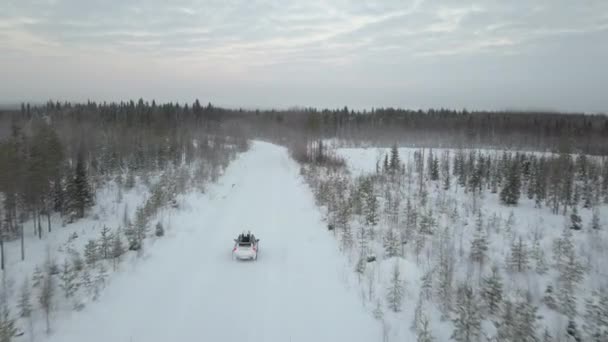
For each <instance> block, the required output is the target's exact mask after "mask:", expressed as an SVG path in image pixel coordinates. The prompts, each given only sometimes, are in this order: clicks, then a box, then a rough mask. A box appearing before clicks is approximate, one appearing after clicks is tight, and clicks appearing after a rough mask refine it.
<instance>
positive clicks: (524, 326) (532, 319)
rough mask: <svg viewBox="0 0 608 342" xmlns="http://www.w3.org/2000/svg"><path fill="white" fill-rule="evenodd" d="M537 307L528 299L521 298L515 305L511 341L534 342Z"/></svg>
mask: <svg viewBox="0 0 608 342" xmlns="http://www.w3.org/2000/svg"><path fill="white" fill-rule="evenodd" d="M537 311H538V308H537V307H536V306H534V305H533V304H532V303H531V301H530V300H529V299H525V300H521V301H519V302H518V303H517V304H516V305H515V322H514V327H515V329H514V330H513V341H521V342H536V341H538V338H537V337H536V331H537V329H538V328H537V321H538V318H539V317H538V314H537Z"/></svg>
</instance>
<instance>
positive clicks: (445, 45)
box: [0, 0, 608, 111]
mask: <svg viewBox="0 0 608 342" xmlns="http://www.w3.org/2000/svg"><path fill="white" fill-rule="evenodd" d="M605 41H608V2H607V1H605V0H589V1H584V2H575V1H570V0H538V1H534V2H529V1H524V0H513V1H502V0H464V1H463V0H386V1H371V0H340V1H332V2H327V1H323V0H310V1H302V0H283V1H281V0H270V1H262V0H250V1H244V0H209V1H198V0H180V1H171V2H168V1H164V0H148V1H145V2H144V1H138V0H124V1H119V0H89V1H82V0H53V1H50V0H44V1H43V0H31V1H22V0H5V1H3V2H0V73H2V74H10V75H13V76H15V77H17V76H18V77H21V78H22V79H21V80H20V82H19V83H18V88H17V89H8V88H2V87H6V86H2V85H0V94H4V95H0V97H2V96H5V97H9V96H12V97H15V96H19V95H20V94H26V93H28V92H29V91H31V92H32V93H33V95H32V96H47V95H49V94H51V93H49V92H47V91H45V90H44V88H41V85H40V84H38V85H37V86H36V87H33V86H31V85H30V84H31V83H32V82H34V81H36V82H40V77H34V76H30V75H28V74H27V72H25V71H26V70H30V69H32V66H33V65H34V64H35V66H36V68H37V69H36V70H37V71H38V73H39V74H40V75H47V77H48V80H46V81H45V78H44V77H42V80H43V81H42V82H43V84H44V82H48V84H49V86H50V85H53V86H54V87H55V89H56V90H55V91H59V89H61V90H62V91H61V92H59V93H52V95H54V96H58V97H62V98H70V96H72V95H71V94H82V91H83V90H82V89H80V88H79V87H78V86H77V85H75V84H77V83H79V82H86V79H85V78H84V76H79V75H78V74H70V77H65V78H58V76H57V70H62V71H64V72H65V73H68V74H69V73H72V72H74V73H75V72H76V71H71V70H86V69H87V68H95V67H98V65H102V66H103V68H104V72H103V73H99V74H96V76H95V77H98V78H99V82H98V83H99V84H100V86H101V85H102V84H103V85H107V84H112V81H113V80H115V79H116V77H117V76H114V74H118V73H124V72H125V70H131V69H133V70H138V71H137V72H141V73H142V75H144V74H146V73H149V77H152V78H157V79H159V80H160V79H167V80H170V81H175V82H181V83H183V84H189V85H192V87H193V89H206V90H207V91H209V92H210V93H211V94H214V96H216V97H218V98H221V99H234V101H235V102H234V105H244V104H253V103H251V101H252V98H250V97H247V96H244V97H243V98H242V99H240V98H239V97H238V96H237V97H234V96H233V97H231V96H230V95H229V94H226V93H223V91H224V90H221V89H230V88H231V87H233V88H234V89H245V90H246V89H250V92H251V93H255V92H256V91H262V90H260V89H267V90H268V91H272V90H276V89H281V93H285V96H282V97H281V100H280V101H279V100H277V103H276V104H277V105H289V104H302V105H321V104H323V105H326V104H330V103H331V98H332V96H331V94H334V95H335V99H336V100H335V101H336V103H335V105H336V106H340V105H343V104H345V103H339V102H340V101H344V99H349V97H348V96H347V95H346V94H347V93H348V92H349V91H350V92H352V94H356V95H352V96H351V97H350V99H351V100H352V101H353V102H357V103H358V104H359V105H362V106H364V105H375V106H378V105H382V103H379V101H381V100H384V101H386V105H389V104H392V105H398V104H401V105H408V104H412V105H414V104H415V105H420V106H424V105H426V106H433V105H435V104H439V103H441V105H443V106H450V103H449V102H450V101H451V102H452V103H453V106H470V107H475V106H477V107H484V106H487V107H490V108H497V107H508V105H509V104H511V105H512V106H517V105H520V104H521V105H522V106H539V107H542V106H545V107H555V106H557V107H560V108H564V109H566V110H568V109H574V108H576V109H585V110H594V111H595V110H607V109H608V103H607V102H606V100H605V99H604V97H603V96H602V95H601V94H599V93H598V91H597V90H595V88H593V87H599V86H603V87H604V89H605V88H606V80H607V79H608V75H606V71H604V70H607V69H608V68H606V66H607V65H606V63H605V62H604V60H605V59H606V50H607V49H608V48H605V47H604V46H605V45H607V44H605ZM58 57H63V58H58ZM45 58H51V59H52V60H53V63H55V64H53V68H54V70H46V69H45V67H44V63H43V62H41V61H44V60H45ZM55 58H57V59H55ZM127 65H128V66H129V67H127ZM49 68H50V66H49ZM19 69H20V70H22V71H21V72H19V71H15V70H19ZM113 70H115V72H113ZM9 72H10V73H9ZM134 72H135V71H134ZM176 75H179V77H178V76H176ZM28 79H29V80H31V82H29V83H28V82H27V80H28ZM64 79H66V80H70V81H69V82H71V83H73V84H68V83H65V82H67V81H65V80H64ZM200 79H203V80H207V79H216V80H218V79H224V80H225V82H226V84H225V85H223V86H222V87H223V88H221V87H220V88H221V89H220V88H218V89H215V88H214V83H204V82H205V81H198V80H200ZM61 82H64V83H65V84H62V86H57V84H58V83H61ZM197 82H203V83H197ZM144 83H145V82H143V81H142V82H141V83H138V82H137V81H132V82H129V86H130V88H129V89H125V88H123V89H121V88H120V87H116V93H113V90H108V89H104V90H103V91H101V90H100V93H103V94H108V96H127V94H134V95H129V96H137V97H139V96H142V95H143V94H137V92H138V89H139V90H140V91H141V92H149V93H154V94H158V93H159V91H158V90H152V89H151V88H150V82H147V83H146V84H145V85H144ZM318 84H323V85H324V87H326V88H327V89H325V90H324V91H323V94H322V95H321V94H320V93H319V91H317V90H315V89H318V86H315V85H318ZM354 84H357V85H358V86H357V87H356V88H353V85H354ZM260 87H261V88H260ZM264 87H266V88H264ZM463 87H464V88H465V89H470V90H471V91H465V90H463V89H462V88H463ZM512 87H517V88H518V89H528V91H527V92H525V91H523V90H522V92H523V93H524V94H520V93H518V92H517V91H514V90H513V89H511V88H512ZM550 87H551V89H553V90H552V91H549V90H547V89H549V88H550ZM76 89H78V91H76ZM87 89H88V88H87ZM90 89H91V90H90V91H91V94H90V95H89V96H87V98H92V97H94V91H95V89H97V88H95V87H94V86H91V88H90ZM473 90H474V91H473ZM226 91H227V90H226ZM180 92H181V93H179V94H178V93H175V94H170V95H167V96H170V97H171V96H174V97H179V96H191V95H192V94H194V92H195V90H191V91H187V90H184V89H181V90H180ZM244 92H247V91H244ZM365 92H369V94H367V95H366V93H365ZM533 92H537V93H538V94H539V96H538V97H536V98H534V97H533V96H528V95H526V94H529V93H533ZM408 93H409V94H415V96H413V97H415V98H416V99H417V100H416V101H412V100H411V99H412V96H405V95H403V94H408ZM433 93H434V94H436V95H437V96H431V95H430V94H433ZM496 93H501V94H504V96H497V95H496ZM36 94H37V95H36ZM111 94H115V95H111ZM552 94H554V95H552ZM566 94H571V96H565V95H566ZM74 96H76V95H74ZM573 96H574V97H576V98H574V99H573V98H572V97H573ZM315 97H317V98H319V101H317V102H315ZM566 98H567V99H568V100H565V99H566ZM490 99H491V100H490ZM2 100H5V99H3V98H0V101H2ZM6 100H14V99H13V98H10V99H9V98H6ZM306 101H308V102H309V103H306ZM366 101H367V102H366ZM491 101H494V102H491ZM522 101H523V102H522ZM246 102H249V103H246ZM284 102H291V103H284Z"/></svg>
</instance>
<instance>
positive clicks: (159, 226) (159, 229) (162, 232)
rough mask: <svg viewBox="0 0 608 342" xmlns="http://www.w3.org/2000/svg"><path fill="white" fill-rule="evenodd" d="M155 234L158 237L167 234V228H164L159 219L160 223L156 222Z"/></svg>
mask: <svg viewBox="0 0 608 342" xmlns="http://www.w3.org/2000/svg"><path fill="white" fill-rule="evenodd" d="M154 235H156V236H157V237H161V236H163V235H165V229H164V228H163V224H162V223H161V222H160V221H158V223H156V228H155V230H154Z"/></svg>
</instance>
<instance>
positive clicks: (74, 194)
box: [68, 150, 94, 218]
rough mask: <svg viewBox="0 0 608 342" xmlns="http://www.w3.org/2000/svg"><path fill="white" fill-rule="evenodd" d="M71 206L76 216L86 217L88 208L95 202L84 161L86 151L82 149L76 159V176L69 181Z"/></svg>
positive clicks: (69, 201)
mask: <svg viewBox="0 0 608 342" xmlns="http://www.w3.org/2000/svg"><path fill="white" fill-rule="evenodd" d="M68 196H69V200H68V203H69V208H70V211H71V212H72V214H73V215H75V218H82V217H84V214H85V211H86V209H88V208H90V207H91V206H92V205H93V203H94V200H93V199H94V197H93V192H92V189H91V186H90V185H89V180H88V176H87V170H86V166H85V161H84V152H83V151H82V150H80V151H79V152H78V157H77V159H76V169H75V171H74V176H73V177H72V179H70V182H69V183H68Z"/></svg>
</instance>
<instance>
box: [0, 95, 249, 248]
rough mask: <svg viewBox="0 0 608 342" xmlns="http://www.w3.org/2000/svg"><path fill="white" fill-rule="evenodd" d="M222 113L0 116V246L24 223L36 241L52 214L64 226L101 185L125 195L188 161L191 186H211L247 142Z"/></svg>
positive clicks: (44, 109)
mask: <svg viewBox="0 0 608 342" xmlns="http://www.w3.org/2000/svg"><path fill="white" fill-rule="evenodd" d="M221 112H222V110H221V109H215V108H214V107H213V106H212V105H210V104H209V105H207V106H202V105H200V104H199V102H198V101H196V102H195V103H194V104H193V105H192V106H191V107H190V106H179V105H176V104H171V103H168V104H163V105H156V103H155V102H152V103H147V102H144V101H143V100H140V101H138V102H137V103H135V102H133V101H130V102H126V103H120V104H115V103H112V104H96V103H93V102H89V103H86V104H71V103H56V102H49V103H47V104H46V105H44V106H30V105H27V104H24V105H23V106H22V108H21V110H17V111H8V112H1V113H0V122H2V128H3V130H1V132H0V134H2V136H0V194H1V196H0V200H1V201H2V206H1V208H2V209H3V210H0V218H1V224H0V246H2V242H3V241H6V240H12V239H15V238H18V237H19V236H20V235H21V238H22V240H23V224H24V223H25V222H26V221H28V220H30V219H33V220H32V222H33V223H32V227H33V229H34V231H35V232H36V234H37V235H38V236H39V237H40V238H42V237H43V231H44V230H48V231H49V232H50V231H51V229H52V227H51V221H52V220H51V216H52V215H53V214H54V213H58V214H59V215H61V216H62V217H63V220H64V222H72V221H74V220H77V219H79V218H82V217H84V216H85V214H86V211H87V209H88V208H90V207H91V206H92V205H93V204H94V200H95V193H96V190H97V189H98V188H99V187H100V186H101V185H103V184H105V183H106V182H108V181H116V182H117V183H119V185H120V187H126V188H130V187H132V186H133V184H134V182H135V178H136V177H139V178H141V179H142V180H144V181H145V180H146V179H147V178H148V176H149V175H150V174H152V173H155V172H156V173H158V172H160V171H163V170H167V169H171V168H173V167H175V168H177V167H179V166H181V165H184V164H185V165H190V164H191V163H192V162H193V161H200V162H201V163H199V164H198V165H199V166H198V167H197V169H196V170H195V172H196V176H197V177H198V178H200V179H205V180H207V179H208V177H207V176H210V177H211V178H212V179H215V178H216V177H217V174H218V172H219V170H220V169H221V168H222V167H224V166H225V165H226V164H227V163H228V161H229V160H230V158H231V157H232V155H233V152H234V151H237V150H240V151H242V150H244V149H246V148H247V141H248V140H247V137H245V136H244V135H243V134H241V133H240V132H239V131H238V128H234V127H236V125H230V123H229V122H228V121H225V122H223V123H221V122H220V119H219V113H221ZM7 128H8V129H7ZM201 165H202V166H201ZM45 218H46V220H45ZM44 221H46V222H44ZM43 226H48V227H44V229H43ZM23 251H24V248H22V258H25V255H24V252H23ZM0 254H2V253H0ZM2 255H3V254H2Z"/></svg>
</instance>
